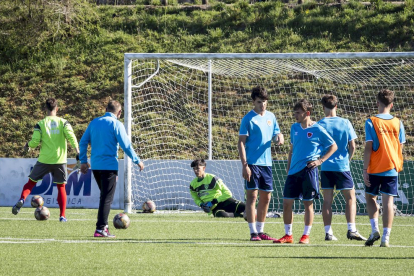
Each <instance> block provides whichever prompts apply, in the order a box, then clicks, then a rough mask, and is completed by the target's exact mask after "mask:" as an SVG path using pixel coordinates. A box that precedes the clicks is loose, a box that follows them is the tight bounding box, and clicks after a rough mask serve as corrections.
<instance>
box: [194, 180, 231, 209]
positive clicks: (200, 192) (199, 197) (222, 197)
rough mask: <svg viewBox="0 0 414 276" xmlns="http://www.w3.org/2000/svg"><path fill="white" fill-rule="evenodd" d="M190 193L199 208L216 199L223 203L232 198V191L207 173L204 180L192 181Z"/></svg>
mask: <svg viewBox="0 0 414 276" xmlns="http://www.w3.org/2000/svg"><path fill="white" fill-rule="evenodd" d="M190 193H191V196H192V197H193V199H194V202H195V204H197V205H198V206H200V205H201V204H202V203H205V202H209V201H212V200H213V199H215V198H216V199H217V201H218V202H223V201H226V200H227V199H229V198H231V197H232V194H231V192H230V190H229V189H228V188H227V186H226V185H225V184H224V183H223V181H222V180H221V179H220V178H217V177H216V176H215V175H213V174H209V173H206V176H205V177H204V178H203V179H198V177H196V178H194V179H193V181H191V183H190Z"/></svg>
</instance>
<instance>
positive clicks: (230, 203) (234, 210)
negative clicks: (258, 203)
mask: <svg viewBox="0 0 414 276" xmlns="http://www.w3.org/2000/svg"><path fill="white" fill-rule="evenodd" d="M216 209H217V210H223V211H225V212H227V213H231V214H232V215H231V216H230V217H243V215H242V213H243V212H244V211H245V209H246V204H245V203H244V202H241V201H238V200H236V199H234V198H229V199H227V200H225V201H223V202H220V203H219V204H217V206H216V208H214V210H216ZM214 210H213V211H214Z"/></svg>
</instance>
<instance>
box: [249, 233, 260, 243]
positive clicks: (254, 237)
mask: <svg viewBox="0 0 414 276" xmlns="http://www.w3.org/2000/svg"><path fill="white" fill-rule="evenodd" d="M261 240H262V239H261V238H260V237H259V235H258V234H256V233H251V234H250V241H261Z"/></svg>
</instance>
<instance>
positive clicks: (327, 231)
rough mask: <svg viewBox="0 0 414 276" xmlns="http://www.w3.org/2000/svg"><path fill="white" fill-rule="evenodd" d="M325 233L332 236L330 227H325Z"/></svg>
mask: <svg viewBox="0 0 414 276" xmlns="http://www.w3.org/2000/svg"><path fill="white" fill-rule="evenodd" d="M325 233H326V234H329V235H333V230H332V227H331V226H330V225H325Z"/></svg>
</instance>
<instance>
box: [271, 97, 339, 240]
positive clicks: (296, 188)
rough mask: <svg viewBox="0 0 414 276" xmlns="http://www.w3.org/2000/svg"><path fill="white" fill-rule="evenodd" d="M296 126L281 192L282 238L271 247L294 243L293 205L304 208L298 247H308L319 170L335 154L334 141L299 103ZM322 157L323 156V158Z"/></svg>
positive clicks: (306, 105)
mask: <svg viewBox="0 0 414 276" xmlns="http://www.w3.org/2000/svg"><path fill="white" fill-rule="evenodd" d="M293 110H294V116H295V119H296V123H294V124H293V125H292V127H291V129H290V143H291V145H290V151H289V155H288V163H287V169H286V172H287V174H288V176H287V178H286V182H285V187H284V189H283V222H284V224H285V235H284V236H283V237H282V238H280V239H278V240H275V241H273V242H274V243H293V234H292V224H293V203H294V201H295V200H298V199H300V200H302V201H303V205H304V206H305V218H304V219H305V229H304V231H303V235H302V237H301V239H300V240H299V243H302V244H308V243H309V234H310V231H311V229H312V223H313V216H314V211H313V200H314V199H315V198H318V197H319V180H318V166H320V165H322V163H323V162H324V161H326V160H327V159H328V158H329V157H330V156H331V155H332V154H333V153H334V152H335V151H336V150H337V148H338V147H337V146H336V143H335V141H334V139H333V138H332V137H331V136H330V135H329V134H328V133H327V132H326V130H325V129H324V128H323V127H321V126H320V125H319V124H318V123H316V122H314V121H312V120H311V118H310V115H311V112H312V104H311V103H310V102H308V101H307V100H304V99H303V100H300V101H299V102H297V103H296V104H295V106H294V108H293ZM323 153H325V154H323Z"/></svg>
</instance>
